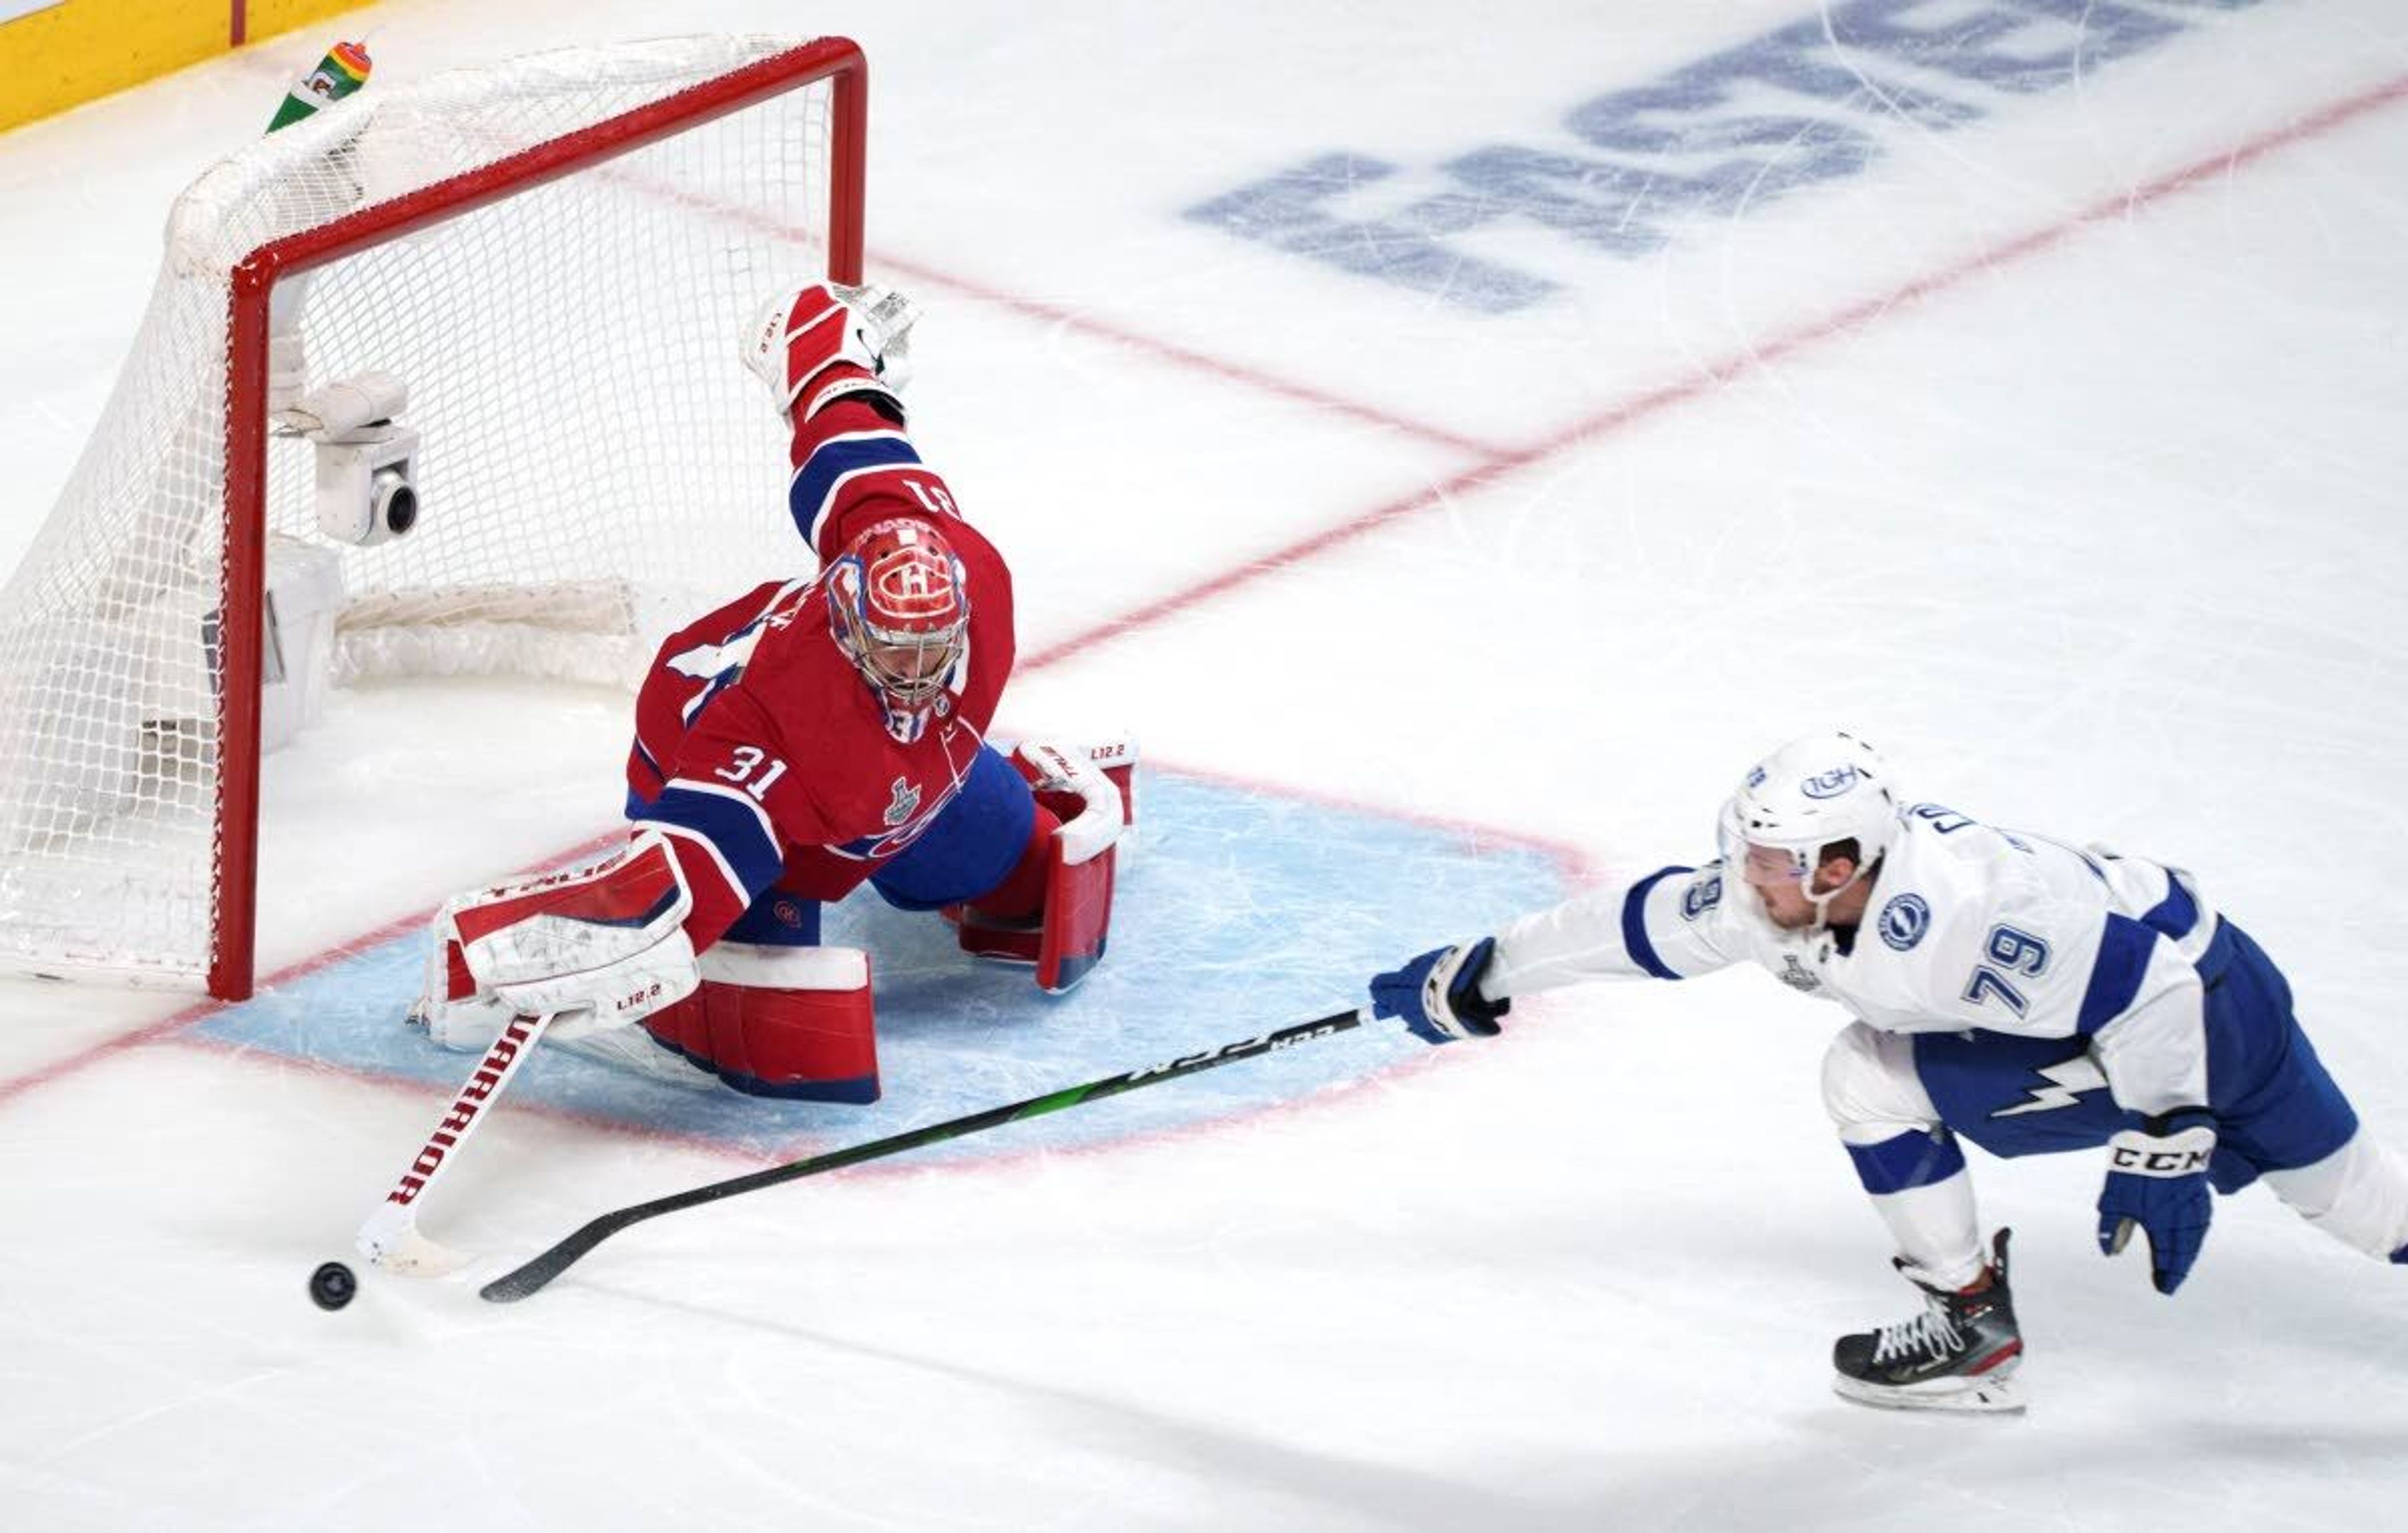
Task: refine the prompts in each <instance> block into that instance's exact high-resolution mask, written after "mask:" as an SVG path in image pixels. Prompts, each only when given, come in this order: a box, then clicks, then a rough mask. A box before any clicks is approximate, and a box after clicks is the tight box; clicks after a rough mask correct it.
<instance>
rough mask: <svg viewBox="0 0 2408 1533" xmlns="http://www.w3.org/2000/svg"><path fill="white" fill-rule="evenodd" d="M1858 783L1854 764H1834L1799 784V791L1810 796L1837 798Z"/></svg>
mask: <svg viewBox="0 0 2408 1533" xmlns="http://www.w3.org/2000/svg"><path fill="white" fill-rule="evenodd" d="M1855 786H1856V768H1855V767H1854V766H1834V767H1832V768H1831V769H1830V770H1829V771H1828V772H1824V773H1821V774H1819V775H1818V776H1814V777H1810V778H1808V779H1807V780H1806V781H1804V782H1802V783H1800V784H1799V790H1798V791H1799V792H1800V793H1802V794H1804V795H1806V796H1807V797H1809V798H1837V797H1839V796H1840V795H1842V794H1843V793H1846V792H1847V791H1848V790H1849V789H1850V788H1853V787H1855Z"/></svg>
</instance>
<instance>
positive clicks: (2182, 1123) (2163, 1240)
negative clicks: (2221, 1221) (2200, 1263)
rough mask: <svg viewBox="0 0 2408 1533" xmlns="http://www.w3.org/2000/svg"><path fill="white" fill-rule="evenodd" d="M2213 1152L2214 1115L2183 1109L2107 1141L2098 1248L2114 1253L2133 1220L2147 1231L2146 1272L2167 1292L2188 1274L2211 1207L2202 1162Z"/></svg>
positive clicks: (2204, 1236)
mask: <svg viewBox="0 0 2408 1533" xmlns="http://www.w3.org/2000/svg"><path fill="white" fill-rule="evenodd" d="M2214 1153H2215V1119H2214V1117H2213V1116H2212V1115H2211V1114H2210V1113H2209V1112H2208V1110H2206V1109H2205V1108H2200V1107H2182V1108H2176V1109H2174V1110H2172V1111H2171V1112H2167V1113H2162V1114H2160V1115H2158V1116H2157V1117H2155V1118H2151V1119H2149V1120H2148V1121H2147V1122H2146V1123H2144V1124H2143V1125H2141V1126H2140V1127H2138V1128H2127V1129H2125V1130H2123V1131H2122V1132H2121V1133H2118V1134H2116V1135H2114V1137H2113V1138H2111V1139H2108V1141H2107V1185H2106V1187H2105V1188H2104V1189H2103V1190H2102V1191H2101V1192H2100V1194H2099V1249H2100V1252H2101V1253H2102V1254H2106V1255H2109V1256H2113V1255H2114V1254H2116V1253H2117V1252H2119V1251H2121V1250H2123V1249H2124V1242H2125V1241H2127V1240H2129V1239H2131V1238H2132V1230H2133V1227H2134V1226H2135V1225H2138V1226H2139V1227H2140V1228H2141V1229H2142V1230H2143V1231H2144V1232H2146V1233H2147V1235H2148V1237H2149V1276H2150V1279H2151V1281H2152V1282H2155V1283H2156V1284H2157V1292H2158V1293H2160V1294H2171V1293H2172V1292H2173V1291H2174V1290H2175V1289H2177V1288H2179V1287H2181V1286H2182V1282H2183V1279H2185V1278H2186V1277H2188V1276H2190V1264H2191V1263H2192V1262H2195V1261H2197V1260H2198V1259H2199V1248H2200V1245H2201V1244H2202V1243H2204V1242H2205V1240H2206V1239H2207V1222H2208V1220H2209V1219H2210V1218H2211V1217H2213V1216H2214V1212H2215V1208H2214V1200H2213V1199H2212V1198H2211V1197H2210V1196H2208V1186H2207V1163H2208V1160H2209V1158H2210V1157H2211V1156H2213V1155H2214Z"/></svg>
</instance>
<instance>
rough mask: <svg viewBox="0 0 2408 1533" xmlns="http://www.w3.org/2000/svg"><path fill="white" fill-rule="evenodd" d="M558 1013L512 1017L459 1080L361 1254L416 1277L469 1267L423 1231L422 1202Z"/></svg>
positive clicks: (367, 1230) (366, 1230)
mask: <svg viewBox="0 0 2408 1533" xmlns="http://www.w3.org/2000/svg"><path fill="white" fill-rule="evenodd" d="M556 1015H558V1013H556V1012H546V1013H545V1014H543V1015H542V1016H539V1017H527V1016H519V1017H512V1018H511V1019H510V1022H509V1026H507V1027H504V1028H503V1029H502V1031H501V1036H500V1037H498V1038H496V1039H494V1044H493V1047H492V1048H490V1049H487V1050H486V1051H485V1057H484V1058H482V1059H480V1060H479V1061H478V1062H477V1068H476V1070H475V1072H474V1073H472V1074H471V1075H470V1076H469V1077H468V1079H467V1080H466V1081H465V1082H461V1085H460V1090H459V1091H458V1093H457V1094H456V1095H454V1096H452V1105H451V1107H449V1108H448V1109H446V1110H444V1113H443V1116H442V1117H441V1118H440V1119H438V1120H437V1122H436V1125H435V1131H434V1132H433V1133H431V1134H429V1135H427V1136H426V1142H425V1144H423V1145H422V1146H421V1147H420V1148H419V1152H418V1156H417V1158H416V1159H414V1160H412V1161H411V1162H410V1163H409V1169H408V1170H406V1171H404V1172H402V1173H401V1180H400V1181H398V1182H394V1184H393V1190H392V1191H391V1192H389V1193H387V1194H385V1195H384V1201H383V1202H381V1203H379V1204H378V1205H377V1206H376V1211H375V1212H373V1213H371V1214H369V1215H368V1217H367V1220H366V1223H364V1224H363V1225H360V1233H359V1235H358V1236H357V1238H356V1239H354V1240H353V1242H352V1243H353V1244H355V1245H357V1246H358V1247H359V1251H360V1254H361V1255H363V1256H366V1258H367V1259H368V1260H369V1261H371V1262H374V1263H375V1264H376V1265H377V1266H379V1267H380V1268H384V1269H385V1270H386V1271H388V1272H398V1273H401V1274H402V1275H404V1276H406V1277H413V1278H439V1277H442V1276H444V1275H445V1274H447V1273H450V1272H454V1271H457V1270H458V1269H459V1268H462V1267H464V1266H466V1264H467V1262H468V1261H469V1258H468V1257H467V1256H466V1255H465V1254H462V1253H460V1252H457V1251H452V1250H450V1249H448V1248H446V1247H444V1246H442V1245H438V1244H437V1243H436V1242H435V1241H433V1240H430V1239H427V1238H426V1237H425V1236H423V1235H422V1234H420V1233H419V1231H418V1200H419V1199H420V1198H421V1197H423V1196H426V1189H427V1188H428V1187H430V1186H432V1185H434V1183H435V1179H436V1178H437V1177H439V1176H441V1175H442V1174H443V1172H444V1170H445V1169H446V1168H449V1167H450V1166H451V1164H452V1162H453V1161H455V1160H457V1159H459V1157H460V1147H461V1146H462V1145H463V1144H465V1143H466V1142H467V1139H468V1136H469V1135H471V1134H473V1133H475V1132H476V1131H477V1125H479V1124H480V1123H483V1122H484V1121H485V1118H486V1115H487V1114H488V1113H490V1112H491V1111H492V1110H493V1108H494V1104H495V1102H497V1101H499V1100H500V1099H501V1096H502V1093H503V1092H504V1091H505V1090H507V1089H508V1088H509V1083H510V1081H511V1078H512V1077H514V1076H516V1075H517V1074H518V1072H519V1067H521V1066H522V1065H524V1064H525V1063H526V1062H527V1060H528V1058H529V1057H530V1056H531V1055H533V1054H534V1053H535V1046H536V1044H537V1043H538V1041H540V1040H541V1039H542V1038H543V1035H544V1030H545V1029H546V1028H548V1027H550V1026H551V1025H552V1018H553V1017H554V1016H556Z"/></svg>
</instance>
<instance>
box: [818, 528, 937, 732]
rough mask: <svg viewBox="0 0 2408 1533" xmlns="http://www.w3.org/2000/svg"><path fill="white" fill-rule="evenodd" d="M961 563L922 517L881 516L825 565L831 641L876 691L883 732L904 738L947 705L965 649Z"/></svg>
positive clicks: (921, 728) (917, 730)
mask: <svg viewBox="0 0 2408 1533" xmlns="http://www.w3.org/2000/svg"><path fill="white" fill-rule="evenodd" d="M966 584H967V581H966V580H965V579H964V575H963V570H962V562H961V560H960V559H959V558H957V557H956V556H955V555H954V553H953V548H952V546H951V545H949V544H948V543H947V542H946V541H945V540H944V538H943V537H942V536H941V535H939V533H938V532H937V530H936V529H935V528H933V527H930V526H928V525H926V524H925V523H918V522H909V521H894V522H881V523H877V524H876V525H875V526H872V527H871V528H870V529H869V530H868V531H867V532H865V533H863V534H862V535H861V536H860V537H857V538H855V539H853V544H852V546H851V547H849V548H847V549H846V550H845V552H844V554H843V556H842V557H841V558H839V560H838V561H837V562H836V564H835V566H833V567H831V568H830V570H829V571H828V584H827V593H828V605H829V608H830V615H831V616H832V618H833V619H834V620H835V622H834V626H835V633H836V638H837V642H838V643H839V645H840V646H842V647H843V650H844V652H845V654H846V656H847V658H849V659H851V660H852V662H853V668H854V669H855V670H857V671H859V672H860V673H861V678H862V680H863V681H867V683H869V686H870V688H871V690H873V691H874V692H876V693H877V694H878V695H879V699H880V701H881V702H882V704H883V705H884V707H885V710H886V715H887V731H888V733H890V734H892V735H894V736H895V737H896V738H897V739H900V740H903V741H905V742H906V743H908V742H910V741H911V740H914V739H917V738H919V737H920V734H921V733H922V731H924V730H925V728H926V727H927V720H928V715H929V713H930V711H931V710H933V711H935V712H939V713H942V712H945V711H948V710H949V709H950V707H951V705H952V700H953V699H952V691H951V688H952V686H953V682H954V680H955V673H956V672H957V671H958V670H959V669H960V667H961V666H962V663H963V661H964V659H965V658H966V656H967V655H968V649H969V593H968V590H966V589H965V587H966Z"/></svg>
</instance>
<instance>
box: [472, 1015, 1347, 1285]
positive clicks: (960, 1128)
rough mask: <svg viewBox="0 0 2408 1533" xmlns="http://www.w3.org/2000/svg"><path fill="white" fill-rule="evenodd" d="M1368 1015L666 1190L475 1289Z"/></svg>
mask: <svg viewBox="0 0 2408 1533" xmlns="http://www.w3.org/2000/svg"><path fill="white" fill-rule="evenodd" d="M1370 1017H1371V1012H1370V1009H1369V1007H1363V1008H1360V1009H1357V1010H1353V1011H1338V1012H1333V1013H1331V1014H1330V1015H1328V1016H1326V1017H1315V1018H1314V1019H1313V1020H1312V1021H1311V1022H1299V1023H1297V1024H1295V1025H1294V1026H1290V1027H1282V1028H1280V1029H1279V1030H1277V1031H1276V1032H1269V1033H1265V1034H1263V1035H1261V1036H1260V1037H1258V1038H1249V1039H1240V1040H1239V1041H1237V1042H1235V1043H1224V1044H1222V1045H1221V1046H1220V1047H1219V1048H1217V1049H1207V1050H1205V1051H1204V1052H1203V1053H1193V1054H1188V1055H1185V1056H1184V1057H1183V1058H1179V1059H1174V1060H1172V1061H1170V1062H1169V1063H1168V1064H1167V1065H1148V1066H1146V1067H1143V1068H1141V1069H1134V1070H1130V1071H1129V1072H1128V1073H1126V1074H1125V1075H1113V1076H1107V1077H1106V1078H1105V1079H1103V1080H1101V1081H1090V1082H1087V1083H1086V1084H1085V1085H1083V1086H1071V1087H1068V1088H1067V1089H1065V1090H1062V1091H1056V1092H1052V1093H1049V1094H1047V1095H1046V1096H1032V1097H1030V1098H1028V1099H1027V1100H1026V1101H1025V1102H1013V1103H1011V1104H1010V1105H1008V1106H1005V1107H994V1108H989V1109H987V1110H985V1111H983V1112H973V1113H971V1114H969V1115H968V1117H962V1118H952V1119H948V1120H947V1121H945V1122H944V1123H940V1124H930V1125H927V1126H926V1127H925V1128H915V1129H912V1130H910V1132H908V1133H903V1134H896V1135H894V1136H892V1137H890V1138H887V1139H872V1140H870V1141H869V1142H868V1143H867V1144H856V1145H853V1146H852V1147H851V1148H849V1149H844V1150H831V1151H829V1152H828V1153H825V1154H823V1155H813V1156H810V1158H809V1159H806V1160H796V1161H789V1162H787V1163H786V1164H785V1165H782V1166H772V1167H770V1168H767V1169H766V1170H760V1171H753V1172H749V1173H747V1174H745V1175H743V1176H738V1177H730V1178H728V1179H727V1180H726V1181H724V1182H710V1183H709V1184H707V1185H705V1186H700V1187H695V1188H693V1189H691V1190H689V1191H686V1192H681V1193H672V1194H670V1195H669V1196H667V1197H656V1198H654V1199H652V1201H651V1202H649V1203H636V1204H631V1205H630V1206H628V1207H626V1208H624V1209H618V1210H614V1211H611V1212H609V1213H606V1214H603V1215H602V1216H601V1217H599V1218H597V1219H593V1220H590V1221H588V1222H587V1223H586V1224H584V1225H581V1226H580V1227H579V1228H578V1230H577V1231H576V1233H574V1234H572V1235H570V1236H569V1237H568V1239H565V1240H563V1241H561V1242H560V1243H559V1244H557V1245H555V1246H553V1247H552V1249H551V1250H549V1251H546V1252H544V1253H543V1254H541V1255H539V1256H538V1257H536V1258H535V1259H534V1260H533V1261H530V1262H528V1263H526V1264H525V1265H524V1266H523V1267H519V1268H515V1269H513V1270H511V1271H509V1272H505V1273H503V1274H502V1275H501V1276H500V1277H498V1278H495V1280H494V1281H493V1282H489V1283H487V1284H485V1286H484V1287H483V1288H481V1289H480V1290H479V1292H480V1294H481V1295H482V1296H483V1297H486V1298H489V1299H491V1300H493V1301H494V1302H495V1303H496V1304H509V1303H514V1302H516V1301H517V1300H519V1299H523V1298H524V1297H527V1296H528V1295H529V1294H532V1293H535V1292H537V1291H538V1289H540V1288H542V1287H543V1286H544V1285H545V1284H546V1283H549V1282H552V1279H554V1278H556V1277H558V1276H560V1275H561V1274H562V1273H563V1272H566V1271H567V1270H568V1268H569V1267H570V1266H571V1265H572V1264H574V1263H575V1262H576V1261H577V1260H578V1259H579V1258H580V1257H581V1256H583V1255H584V1254H586V1253H587V1252H589V1251H592V1250H593V1249H594V1248H595V1246H597V1245H600V1244H601V1243H602V1242H603V1241H605V1240H607V1239H609V1238H610V1237H611V1236H613V1235H616V1234H618V1233H619V1232H620V1231H621V1230H623V1229H625V1228H626V1227H627V1226H628V1225H635V1224H640V1223H642V1222H643V1221H644V1220H647V1219H657V1218H659V1217H660V1216H661V1215H662V1214H665V1213H675V1212H677V1211H679V1210H681V1209H691V1208H697V1207H699V1206H701V1205H702V1204H705V1203H716V1202H718V1201H719V1200H720V1199H721V1198H723V1197H734V1196H737V1195H738V1194H739V1193H750V1192H758V1191H760V1190H761V1189H762V1188H764V1187H774V1186H776V1185H778V1184H779V1183H780V1182H793V1181H796V1179H798V1178H801V1177H807V1176H817V1175H819V1174H820V1173H821V1172H822V1171H835V1170H840V1169H842V1168H845V1167H848V1166H859V1165H861V1164H862V1163H863V1162H864V1161H871V1160H881V1159H883V1158H884V1157H886V1156H888V1155H899V1154H901V1153H903V1152H905V1151H907V1150H917V1149H919V1148H920V1147H922V1146H923V1145H929V1144H937V1143H940V1142H942V1141H943V1140H946V1139H960V1138H962V1137H964V1136H965V1135H969V1134H976V1133H979V1132H981V1131H982V1130H983V1129H989V1128H995V1127H998V1126H1000V1125H1004V1124H1008V1123H1015V1122H1017V1121H1019V1120H1020V1119H1023V1118H1036V1117H1041V1116H1043V1115H1044V1114H1046V1113H1048V1112H1059V1111H1061V1110H1063V1109H1064V1108H1071V1107H1077V1106H1078V1105H1079V1104H1080V1103H1082V1102H1094V1101H1099V1100H1101V1099H1102V1098H1104V1097H1106V1096H1119V1095H1120V1094H1121V1093H1123V1092H1125V1091H1135V1090H1137V1089H1138V1088H1139V1087H1140V1086H1152V1085H1158V1084H1160V1083H1161V1082H1165V1081H1175V1080H1177V1079H1179V1078H1180V1077H1181V1076H1183V1075H1194V1074H1197V1072H1199V1071H1202V1070H1209V1069H1216V1068H1218V1067H1221V1066H1223V1065H1230V1064H1235V1063H1236V1062H1237V1061H1239V1060H1240V1059H1253V1058H1255V1057H1257V1056H1258V1055H1262V1054H1267V1053H1275V1052H1277V1051H1278V1050H1281V1049H1287V1048H1293V1047H1295V1046H1296V1045H1297V1044H1299V1043H1306V1042H1310V1041H1312V1039H1321V1038H1328V1037H1331V1036H1332V1035H1334V1034H1338V1033H1343V1032H1346V1031H1349V1030H1350V1029H1353V1028H1355V1027H1360V1026H1361V1025H1363V1024H1365V1023H1366V1022H1368V1021H1369V1020H1370Z"/></svg>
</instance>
